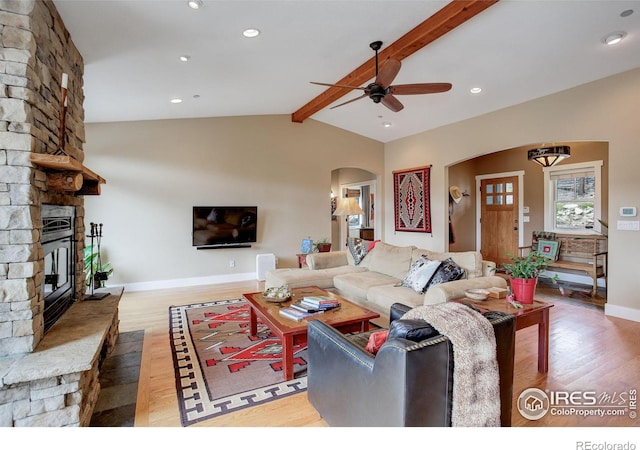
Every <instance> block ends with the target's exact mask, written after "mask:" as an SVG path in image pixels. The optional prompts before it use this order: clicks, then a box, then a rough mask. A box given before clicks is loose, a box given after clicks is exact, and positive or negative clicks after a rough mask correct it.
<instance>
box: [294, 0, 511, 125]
mask: <svg viewBox="0 0 640 450" xmlns="http://www.w3.org/2000/svg"><path fill="white" fill-rule="evenodd" d="M498 1H499V0H467V1H463V0H455V1H452V2H451V3H449V4H447V5H446V6H445V7H444V8H442V9H440V10H439V11H438V12H436V13H435V14H434V15H432V16H431V17H429V18H428V19H427V20H425V21H424V22H422V23H421V24H420V25H418V26H416V27H415V28H414V29H412V30H411V31H409V32H408V33H407V34H405V35H404V36H402V37H401V38H399V39H398V40H397V41H395V42H393V43H392V44H390V45H388V46H386V47H385V48H384V49H383V50H381V51H379V52H378V58H379V60H380V63H381V64H382V62H384V61H385V60H386V59H387V58H394V59H397V60H398V61H402V60H403V59H404V58H406V57H407V56H409V55H412V54H413V53H415V52H417V51H418V50H420V49H421V48H423V47H425V46H426V45H428V44H430V43H431V42H433V41H435V40H436V39H438V38H439V37H441V36H443V35H445V34H446V33H448V32H449V31H451V30H453V29H454V28H456V27H458V26H460V25H462V24H463V23H465V22H466V21H468V20H469V19H471V18H473V17H475V16H476V15H478V14H480V13H481V12H482V11H484V10H485V9H487V8H489V7H490V6H492V5H494V4H495V3H497V2H498ZM375 76H376V58H375V56H373V57H372V58H371V59H369V60H368V61H366V62H365V63H364V64H362V65H361V66H360V67H358V68H357V69H355V70H354V71H353V72H351V73H350V74H348V75H346V76H345V77H344V78H342V79H340V80H338V81H336V82H335V83H332V84H342V85H348V86H361V85H363V84H364V83H366V82H367V81H369V80H371V79H372V78H374V77H375ZM349 92H352V89H348V88H338V87H329V88H328V89H326V90H325V91H324V92H322V93H321V94H320V95H318V96H317V97H315V98H314V99H312V100H311V101H310V102H309V103H307V104H306V105H304V106H303V107H301V108H300V109H298V110H297V111H296V112H294V113H293V114H291V121H292V122H298V123H302V122H303V121H304V120H305V119H307V118H309V117H311V116H312V115H313V114H315V113H317V112H318V111H320V110H321V109H323V108H326V107H327V106H329V105H330V104H331V103H333V102H335V101H336V100H338V99H339V98H341V97H343V96H344V95H346V94H348V93H349Z"/></svg>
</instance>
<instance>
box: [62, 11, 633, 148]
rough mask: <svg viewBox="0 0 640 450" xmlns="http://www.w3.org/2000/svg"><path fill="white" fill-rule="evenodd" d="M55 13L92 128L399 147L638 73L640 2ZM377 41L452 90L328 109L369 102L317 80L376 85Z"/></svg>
mask: <svg viewBox="0 0 640 450" xmlns="http://www.w3.org/2000/svg"><path fill="white" fill-rule="evenodd" d="M54 3H55V4H56V7H57V8H58V10H59V12H60V14H61V16H62V18H63V20H64V22H65V25H66V26H67V28H68V29H69V32H70V33H71V36H72V39H73V41H74V43H75V44H76V46H77V48H78V49H79V50H80V52H81V54H82V55H83V57H84V60H85V79H84V91H85V119H86V121H87V122H112V121H131V120H153V119H166V118H194V117H220V116H240V115H262V114H287V115H291V117H292V120H294V121H296V122H302V123H301V124H299V125H298V126H304V121H306V120H317V121H320V122H324V123H327V124H330V125H334V126H336V127H340V128H343V129H345V130H349V131H352V132H354V133H358V134H360V135H363V136H367V137H370V138H372V139H376V140H378V141H381V142H389V141H392V140H395V139H398V138H401V137H404V136H408V135H412V134H416V133H419V132H421V131H424V130H428V129H432V128H436V127H439V126H442V125H446V124H449V123H453V122H457V121H460V120H464V119H467V118H470V117H474V116H477V115H481V114H485V113H488V112H491V111H495V110H497V109H501V108H504V107H507V106H511V105H515V104H518V103H522V102H525V101H528V100H531V99H534V98H537V97H541V96H544V95H548V94H552V93H554V92H558V91H561V90H565V89H568V88H571V87H574V86H577V85H580V84H583V83H587V82H590V81H593V80H596V79H599V78H603V77H606V76H609V75H613V74H616V73H620V72H623V71H627V70H630V69H634V68H637V67H640V1H624V0H620V1H598V0H584V1H583V0H571V1H541V0H540V1H539V0H501V1H499V2H497V3H496V2H494V1H488V2H477V1H469V2H453V4H449V2H446V1H436V0H428V1H418V0H410V1H403V0H371V1H368V0H352V1H350V0H340V1H336V0H288V1H285V0H277V1H270V0H262V1H245V0H231V1H222V0H202V6H201V8H200V9H198V10H193V9H190V8H189V7H188V6H187V1H186V0H159V1H155V0H123V1H120V0H85V1H82V2H80V1H76V0H55V1H54ZM494 3H495V4H494ZM629 11H633V12H631V13H630V12H629ZM247 28H256V29H259V30H260V35H259V36H258V37H255V38H245V37H244V36H243V35H242V32H243V30H245V29H247ZM617 31H622V32H624V33H626V36H625V38H624V39H623V40H622V42H620V43H619V44H617V45H615V46H607V45H604V44H603V42H602V40H603V39H604V37H605V36H606V35H608V34H609V33H611V32H617ZM377 40H380V41H382V42H383V46H382V48H381V50H380V61H381V62H382V61H383V60H384V59H386V58H387V57H388V56H393V57H394V58H397V59H399V60H401V62H402V67H401V69H400V72H399V74H398V75H397V77H396V78H395V80H394V82H393V84H394V85H395V84H406V83H432V82H446V83H452V85H453V88H452V89H451V90H450V91H447V92H443V93H438V94H428V95H403V96H398V99H399V100H400V101H401V102H402V103H403V104H404V109H402V110H401V111H399V112H392V111H391V110H389V109H388V108H386V107H385V106H383V105H382V104H380V103H374V102H372V101H371V100H370V99H368V98H363V99H361V100H358V101H354V102H351V103H348V104H347V105H344V106H341V107H339V108H335V109H330V108H331V106H334V105H336V104H339V103H343V102H345V101H347V100H350V99H352V98H355V97H358V96H360V95H362V91H359V90H348V89H333V88H327V87H325V86H318V85H314V84H311V83H310V81H318V82H324V83H337V84H348V85H356V86H364V85H366V84H368V83H370V82H371V81H373V78H374V77H375V64H374V58H373V57H374V52H373V51H372V49H371V48H370V47H369V44H370V43H371V42H373V41H377ZM183 55H188V57H189V58H188V61H187V62H181V61H180V60H179V57H180V56H183ZM472 87H480V88H482V92H480V93H479V94H471V93H470V92H469V90H470V89H471V88H472ZM334 91H335V92H334ZM173 98H180V99H182V102H181V103H179V104H173V103H171V102H170V100H171V99H173ZM383 123H387V124H389V125H390V126H388V127H384V126H383Z"/></svg>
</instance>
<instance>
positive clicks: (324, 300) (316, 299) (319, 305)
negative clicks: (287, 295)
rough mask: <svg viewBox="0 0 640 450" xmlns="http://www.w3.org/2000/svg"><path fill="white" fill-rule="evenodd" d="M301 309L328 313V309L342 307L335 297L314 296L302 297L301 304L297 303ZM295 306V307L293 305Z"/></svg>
mask: <svg viewBox="0 0 640 450" xmlns="http://www.w3.org/2000/svg"><path fill="white" fill-rule="evenodd" d="M296 304H297V305H299V306H300V307H305V308H310V309H315V310H320V311H326V310H328V309H333V308H337V307H338V306H340V302H339V301H338V300H336V299H335V298H333V297H329V296H328V295H313V296H307V297H302V300H300V302H298V303H296ZM291 306H294V305H291Z"/></svg>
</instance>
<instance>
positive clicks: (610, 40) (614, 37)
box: [602, 31, 627, 45]
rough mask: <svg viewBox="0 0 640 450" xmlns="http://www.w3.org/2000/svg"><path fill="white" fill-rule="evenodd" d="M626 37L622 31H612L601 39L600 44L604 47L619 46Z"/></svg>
mask: <svg viewBox="0 0 640 450" xmlns="http://www.w3.org/2000/svg"><path fill="white" fill-rule="evenodd" d="M626 35H627V33H625V32H624V31H614V32H613V33H609V34H607V35H606V36H605V37H603V38H602V42H603V43H604V44H605V45H616V44H619V43H620V41H622V40H623V39H624V38H625V36H626Z"/></svg>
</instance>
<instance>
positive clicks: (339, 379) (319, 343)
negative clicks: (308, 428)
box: [307, 303, 515, 427]
mask: <svg viewBox="0 0 640 450" xmlns="http://www.w3.org/2000/svg"><path fill="white" fill-rule="evenodd" d="M409 309H410V307H408V306H406V305H402V304H399V303H396V304H394V305H393V306H392V307H391V311H390V320H391V322H393V321H396V320H398V319H400V318H401V316H402V315H403V314H404V313H406V312H407V311H408V310H409ZM483 315H484V316H485V318H486V319H488V321H489V322H490V323H491V325H492V326H493V330H494V334H495V341H496V356H497V363H498V370H497V372H498V373H499V397H500V399H499V401H500V411H499V414H500V418H499V425H501V426H510V425H511V409H512V394H513V366H514V348H515V318H514V317H513V316H512V315H508V314H504V313H499V312H487V313H484V314H483ZM403 322H404V321H403ZM426 325H427V326H426V327H424V323H423V326H422V327H420V329H416V330H409V333H408V334H406V336H407V337H411V339H416V335H420V334H422V335H421V336H419V337H418V340H419V341H417V342H416V341H415V340H409V339H405V338H400V337H394V336H392V335H391V334H390V336H389V338H388V339H387V340H386V341H385V342H384V344H382V346H381V347H380V348H379V350H378V351H377V353H376V354H375V355H374V354H372V353H371V352H369V351H367V350H365V346H366V344H367V342H368V341H369V336H370V334H371V333H372V332H367V333H362V334H359V335H353V336H346V335H343V334H342V333H340V332H339V331H337V330H336V329H335V328H333V327H331V326H330V325H327V324H325V323H323V322H321V321H319V320H312V321H310V323H309V329H308V337H309V338H308V345H309V353H308V357H309V364H308V369H307V375H308V391H307V395H308V399H309V401H310V402H311V404H312V405H313V406H314V407H315V408H316V410H317V411H318V412H319V414H320V415H321V416H322V418H323V419H324V420H325V421H326V422H327V423H328V424H329V425H330V426H346V427H363V426H383V427H390V426H435V427H447V426H452V405H453V403H452V401H453V400H452V396H453V383H454V378H453V377H454V355H453V351H454V349H453V345H452V343H451V341H450V340H449V338H447V337H445V336H443V335H441V334H440V333H439V332H438V331H437V330H435V329H433V328H432V327H431V328H429V326H428V324H426ZM405 326H407V325H406V324H405ZM408 326H409V327H411V324H410V323H409V325H408ZM391 329H393V326H391ZM406 331H407V330H405V332H406ZM411 333H413V335H411ZM469 345H473V343H472V342H470V343H469ZM494 367H495V366H494ZM494 373H495V371H494ZM494 385H495V383H494Z"/></svg>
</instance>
